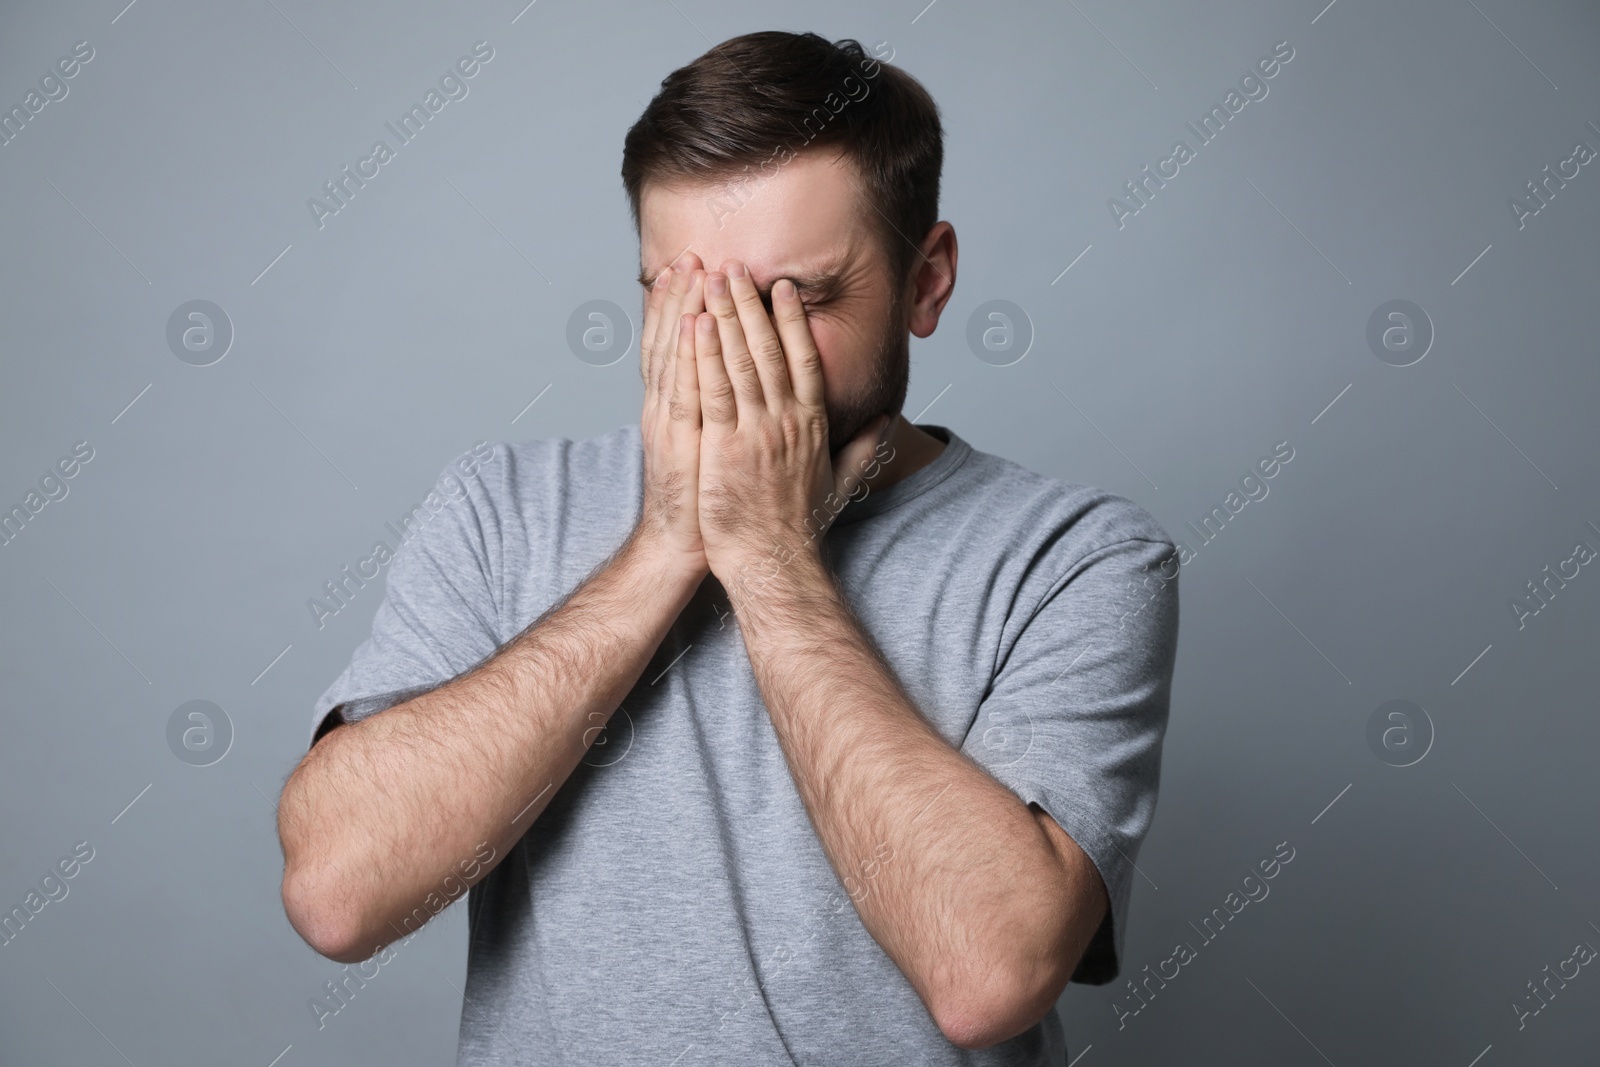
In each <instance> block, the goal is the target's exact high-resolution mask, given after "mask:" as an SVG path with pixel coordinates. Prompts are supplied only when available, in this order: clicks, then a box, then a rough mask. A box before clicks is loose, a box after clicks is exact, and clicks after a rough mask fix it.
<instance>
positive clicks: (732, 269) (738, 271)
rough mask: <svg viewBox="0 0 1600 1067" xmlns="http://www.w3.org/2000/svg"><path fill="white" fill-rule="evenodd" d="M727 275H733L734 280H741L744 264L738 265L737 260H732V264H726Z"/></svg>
mask: <svg viewBox="0 0 1600 1067" xmlns="http://www.w3.org/2000/svg"><path fill="white" fill-rule="evenodd" d="M728 273H729V274H731V275H733V276H734V277H735V278H743V277H744V264H743V263H740V262H739V261H738V260H737V259H736V260H734V261H733V262H732V263H729V264H728Z"/></svg>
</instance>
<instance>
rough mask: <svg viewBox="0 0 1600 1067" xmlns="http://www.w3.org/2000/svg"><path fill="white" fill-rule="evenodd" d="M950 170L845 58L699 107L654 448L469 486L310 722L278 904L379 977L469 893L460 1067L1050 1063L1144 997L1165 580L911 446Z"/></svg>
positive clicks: (1080, 513) (630, 172)
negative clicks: (1137, 589)
mask: <svg viewBox="0 0 1600 1067" xmlns="http://www.w3.org/2000/svg"><path fill="white" fill-rule="evenodd" d="M941 156H942V148H941V131H940V124H939V118H938V112H937V110H936V108H935V106H934V104H933V101H932V100H931V99H930V98H929V97H928V95H927V93H926V92H925V91H924V90H923V88H922V87H921V86H920V85H919V84H918V83H917V82H916V81H915V80H914V79H912V78H911V77H909V76H908V75H906V74H905V73H903V72H902V71H899V70H897V69H895V68H893V67H890V66H888V65H887V64H885V63H882V62H879V61H878V60H876V59H874V58H873V57H872V56H869V55H867V54H865V53H864V52H863V51H862V49H861V48H860V46H859V45H858V44H857V43H856V42H854V41H841V42H838V43H837V44H830V43H829V42H827V41H826V40H824V39H822V38H820V37H817V36H815V35H811V34H800V35H796V34H787V33H758V34H751V35H749V36H745V37H740V38H736V39H734V40H730V41H726V42H724V43H723V44H721V45H719V46H717V47H715V48H713V49H712V50H711V51H710V52H708V53H706V54H705V55H704V56H701V57H700V58H699V59H697V60H696V61H695V62H693V63H691V64H690V65H688V66H687V67H684V68H683V69H681V70H678V71H675V72H674V73H673V74H671V75H670V76H669V77H668V78H667V79H666V80H665V81H664V82H663V83H662V86H661V90H660V92H659V93H658V95H657V96H656V97H655V98H654V99H653V100H652V101H651V103H650V105H649V106H648V107H647V109H646V110H645V113H644V115H643V116H642V117H641V118H640V119H639V121H638V123H637V124H636V125H635V126H634V127H633V128H632V129H631V130H630V131H629V133H628V136H627V139H626V142H625V148H624V153H623V166H622V173H623V180H624V185H625V187H626V189H627V192H628V195H629V197H630V201H631V204H632V207H633V211H634V217H635V220H636V221H637V223H638V227H639V237H640V262H641V267H642V270H641V274H640V281H641V283H643V284H645V285H646V286H647V287H648V288H647V295H646V298H645V304H646V307H645V314H644V330H643V333H642V335H641V345H640V355H641V373H642V376H643V378H644V381H645V386H646V388H645V400H644V410H643V413H642V417H641V419H640V424H639V425H638V426H627V427H624V428H621V429H618V430H614V431H612V432H610V433H606V434H603V435H601V436H598V437H595V438H591V439H588V440H583V441H578V442H573V441H569V440H565V439H562V440H538V441H528V442H523V443H521V444H515V445H505V444H501V445H496V446H494V447H493V449H492V452H490V451H489V450H488V449H487V448H486V449H485V450H484V452H483V453H481V454H479V455H478V456H477V457H476V461H475V462H472V463H463V464H462V466H461V467H460V470H461V471H467V472H470V473H469V474H468V475H467V476H466V477H457V476H456V475H455V474H453V473H451V472H448V471H447V474H448V475H449V476H450V478H451V483H450V484H451V485H453V486H454V487H455V491H456V495H457V496H458V499H456V500H455V501H454V502H453V503H450V504H448V505H446V506H445V507H443V508H442V509H441V510H440V511H438V512H437V513H436V514H434V515H433V517H431V518H429V519H427V520H426V521H425V523H424V524H423V525H422V526H421V527H420V528H419V529H418V530H417V532H416V534H415V536H414V538H413V539H412V541H411V543H410V544H408V545H407V546H406V548H405V549H404V550H403V551H402V552H401V553H400V554H399V555H398V557H397V558H396V559H395V561H394V563H393V564H392V566H391V568H390V572H389V578H388V586H387V592H386V595H385V599H384V601H383V603H382V605H381V606H380V608H379V610H378V614H377V618H376V620H375V622H374V627H373V633H372V636H371V638H370V640H368V641H367V642H365V643H364V644H362V645H361V647H360V648H359V649H357V650H356V653H355V656H354V658H353V659H352V661H351V663H350V665H349V667H348V668H347V669H346V670H345V671H344V672H343V674H341V675H340V677H339V678H338V679H337V680H336V681H335V682H334V683H333V685H332V686H331V687H330V688H329V689H328V691H327V692H326V693H324V694H323V695H322V697H321V699H320V700H318V701H317V704H316V708H315V720H314V723H313V726H312V745H313V747H312V749H311V751H310V752H309V753H308V754H307V756H306V757H305V759H304V760H303V761H302V763H301V765H300V766H299V768H297V769H296V771H295V773H294V774H293V776H292V777H291V779H290V781H289V782H288V784H287V785H286V787H285V789H284V792H283V798H282V804H281V818H280V834H281V837H282V841H283V847H284V853H285V870H284V880H283V899H284V906H285V908H286V909H287V912H288V915H289V918H290V920H291V921H292V922H293V924H294V926H295V928H296V929H297V930H298V931H300V933H301V934H302V935H303V936H304V937H305V939H306V940H307V942H308V943H310V944H311V945H312V946H313V947H314V948H316V949H317V951H319V952H321V953H323V954H324V955H326V956H329V957H331V958H333V959H336V960H342V961H346V962H354V961H359V960H365V959H367V958H368V957H370V956H372V955H373V954H374V953H376V952H378V951H379V950H380V949H384V946H385V945H387V944H388V943H390V942H392V941H394V940H396V939H398V938H400V937H402V936H405V935H406V934H408V933H409V932H411V931H413V930H415V929H417V928H418V927H419V926H420V925H421V923H423V922H426V921H427V919H428V918H430V917H431V916H432V915H434V914H437V913H438V912H439V911H440V910H442V909H443V907H445V906H446V905H447V904H448V903H450V902H451V901H453V900H455V899H458V898H459V896H460V895H461V894H462V893H465V892H467V889H468V887H469V886H470V887H471V892H470V895H469V896H468V920H469V927H470V931H471V938H470V949H469V963H468V975H467V987H466V998H465V1001H464V1004H463V1010H462V1021H461V1051H460V1062H461V1063H462V1064H491V1063H513V1062H517V1063H521V1062H527V1063H540V1064H546V1063H549V1064H554V1063H569V1064H582V1065H585V1067H588V1065H592V1064H657V1065H662V1067H665V1065H668V1064H677V1065H680V1067H688V1065H690V1064H739V1065H748V1064H775V1063H789V1064H827V1065H839V1064H887V1063H897V1064H899V1063H903V1064H957V1063H961V1064H1029V1065H1032V1064H1060V1063H1063V1062H1064V1058H1065V1053H1066V1045H1065V1041H1064V1037H1063V1034H1062V1029H1061V1023H1060V1019H1059V1017H1058V1015H1057V1013H1056V1011H1055V1002H1056V1000H1057V998H1058V997H1059V996H1060V994H1061V992H1062V990H1063V988H1064V987H1065V985H1066V984H1067V982H1068V980H1069V979H1076V980H1077V981H1080V982H1086V983H1090V984H1101V983H1105V982H1109V981H1110V980H1111V979H1112V978H1114V977H1115V976H1116V975H1117V973H1118V968H1119V964H1120V955H1121V945H1122V941H1123V935H1124V932H1125V925H1126V921H1127V906H1128V897H1129V891H1130V888H1131V886H1130V876H1131V873H1132V864H1133V861H1134V857H1135V856H1136V855H1137V854H1138V851H1139V844H1140V842H1141V840H1142V839H1143V836H1144V834H1145V831H1146V830H1147V828H1148V827H1149V825H1150V820H1151V817H1152V814H1153V811H1154V806H1155V799H1156V787H1157V779H1158V775H1159V767H1160V754H1161V742H1162V738H1163V735H1164V732H1165V728H1166V721H1167V710H1168V699H1169V693H1170V686H1171V678H1172V669H1173V660H1174V656H1175V654H1176V643H1177V624H1178V603H1177V582H1176V580H1175V579H1176V573H1177V561H1176V557H1175V555H1174V547H1173V543H1172V541H1171V539H1170V538H1169V537H1168V536H1167V535H1166V534H1165V533H1164V532H1163V531H1162V529H1161V528H1160V527H1159V526H1158V525H1157V524H1156V522H1155V521H1154V520H1153V519H1152V518H1151V517H1150V515H1149V514H1148V513H1147V512H1145V511H1144V510H1143V509H1142V508H1140V507H1138V506H1137V505H1136V504H1133V503H1132V502H1130V501H1128V500H1126V499H1123V498H1120V497H1116V496H1112V495H1110V494H1108V493H1105V492H1102V491H1100V490H1098V489H1094V488H1091V487H1087V486H1082V485H1072V484H1067V483H1064V482H1060V481H1056V480H1053V479H1049V478H1045V477H1042V476H1040V475H1036V474H1033V473H1031V472H1029V471H1027V470H1024V469H1023V468H1021V467H1019V466H1017V465H1016V464H1013V463H1011V462H1009V461H1007V460H1003V459H1001V458H999V457H996V456H992V455H988V454H985V453H983V452H980V451H977V450H975V449H973V448H972V447H971V446H970V445H968V444H967V443H966V442H965V441H963V440H962V439H961V437H960V436H958V435H957V434H956V433H954V432H953V431H951V430H949V429H947V428H944V427H940V426H935V425H926V426H915V425H912V424H911V423H909V422H908V421H907V420H906V419H904V418H903V417H902V416H901V414H900V410H901V406H902V404H903V402H904V399H905V394H906V383H907V375H908V367H909V340H908V333H914V334H916V335H917V336H918V337H927V336H928V335H930V334H932V333H933V331H934V327H935V326H936V325H937V324H938V321H939V316H940V313H941V312H942V311H943V309H944V307H945V305H946V303H947V301H948V300H949V299H950V294H951V290H952V287H953V285H954V282H955V275H956V239H955V233H954V231H953V229H952V228H951V226H950V224H949V223H948V222H940V221H936V220H937V206H938V187H939V169H940V164H941ZM1169 568H1170V570H1169ZM1141 583H1142V585H1143V588H1144V589H1146V590H1153V592H1150V593H1148V595H1144V594H1141V599H1140V601H1139V602H1138V605H1137V610H1130V608H1129V601H1128V599H1127V592H1128V590H1129V588H1130V584H1133V585H1139V584H1141ZM385 951H387V950H386V949H385ZM979 1050H981V1051H979Z"/></svg>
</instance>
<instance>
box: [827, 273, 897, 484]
mask: <svg viewBox="0 0 1600 1067" xmlns="http://www.w3.org/2000/svg"><path fill="white" fill-rule="evenodd" d="M891 291H892V292H893V299H892V300H891V301H890V304H889V314H888V316H887V321H886V322H885V323H884V326H883V329H882V330H881V331H880V333H879V335H878V339H877V342H876V345H875V349H874V352H873V354H872V356H871V358H870V359H869V361H868V364H869V368H868V369H869V371H870V376H869V378H868V380H867V384H866V385H864V386H863V387H862V388H861V390H860V391H859V392H857V393H855V394H854V395H852V396H847V397H841V398H838V399H837V400H830V401H828V402H827V403H826V407H827V412H828V453H829V455H832V456H837V455H838V454H839V450H840V449H842V448H843V447H844V446H845V445H847V444H849V443H850V442H851V441H853V440H854V439H855V438H856V436H857V435H858V434H860V433H861V431H862V430H865V429H866V428H867V427H868V426H870V425H872V421H873V420H874V419H876V418H877V417H878V416H879V415H897V414H899V412H900V409H901V408H902V407H904V406H905V402H906V389H907V387H908V386H909V384H910V381H911V337H910V333H909V331H908V328H907V324H906V323H905V322H904V321H902V320H903V316H902V314H901V303H900V294H899V292H898V290H891Z"/></svg>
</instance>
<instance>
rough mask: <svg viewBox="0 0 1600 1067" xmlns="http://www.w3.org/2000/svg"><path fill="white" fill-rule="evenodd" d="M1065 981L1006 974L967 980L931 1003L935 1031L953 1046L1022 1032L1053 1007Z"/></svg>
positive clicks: (982, 1045) (979, 1044)
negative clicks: (1023, 977) (1032, 978)
mask: <svg viewBox="0 0 1600 1067" xmlns="http://www.w3.org/2000/svg"><path fill="white" fill-rule="evenodd" d="M1065 984H1066V983H1065V982H1064V981H1062V982H1057V981H1055V979H1054V978H1053V977H1047V978H1042V979H1041V980H1038V981H1027V980H1022V979H1019V978H1011V977H1008V978H1006V979H1004V980H1001V979H995V980H992V981H990V982H989V983H987V985H985V984H983V983H977V982H974V983H969V984H968V985H967V986H966V987H965V988H961V989H957V990H952V991H951V992H950V993H948V994H947V995H945V996H944V997H942V998H940V1000H939V1001H938V1002H937V1003H936V1005H935V1010H934V1011H933V1017H934V1021H935V1023H937V1024H938V1027H939V1032H940V1033H942V1034H944V1036H945V1038H946V1039H947V1040H948V1041H949V1042H950V1043H951V1044H953V1045H955V1046H956V1047H957V1048H961V1049H967V1050H969V1051H977V1050H979V1049H986V1048H991V1047H993V1046H994V1045H998V1044H1000V1043H1001V1042H1002V1041H1009V1040H1011V1039H1012V1038H1014V1037H1016V1036H1017V1035H1019V1034H1023V1033H1026V1032H1027V1031H1028V1030H1030V1029H1032V1028H1033V1027H1034V1026H1035V1025H1037V1024H1038V1022H1039V1021H1040V1020H1041V1019H1043V1018H1044V1017H1045V1016H1046V1015H1048V1014H1049V1013H1050V1011H1051V1009H1052V1008H1054V1007H1055V1004H1056V1000H1057V998H1059V997H1060V995H1061V990H1062V988H1063V987H1064V986H1065Z"/></svg>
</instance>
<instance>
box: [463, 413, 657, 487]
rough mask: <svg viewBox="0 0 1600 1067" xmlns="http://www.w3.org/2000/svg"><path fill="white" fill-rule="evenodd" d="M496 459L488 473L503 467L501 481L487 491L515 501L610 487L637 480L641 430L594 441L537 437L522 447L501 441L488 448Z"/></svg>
mask: <svg viewBox="0 0 1600 1067" xmlns="http://www.w3.org/2000/svg"><path fill="white" fill-rule="evenodd" d="M489 447H490V448H491V449H492V450H493V456H494V459H493V460H492V461H491V462H490V463H486V464H484V466H485V467H489V466H492V464H493V463H495V462H498V463H500V464H502V467H501V470H500V472H499V473H498V476H496V477H493V478H488V479H486V480H485V482H484V488H485V490H486V491H488V492H489V493H490V494H491V495H493V494H496V493H499V494H504V495H505V496H507V497H510V498H512V499H517V498H521V497H526V496H528V495H537V494H538V493H540V492H541V491H546V490H551V489H557V490H560V491H562V492H563V493H567V492H570V491H571V490H572V489H573V488H574V487H577V486H595V487H599V486H605V485H614V484H615V483H617V482H619V481H621V482H626V481H628V480H629V479H631V478H633V477H635V476H636V475H637V473H638V471H639V468H640V463H641V462H642V452H641V451H640V444H639V427H638V426H636V425H623V426H618V427H616V428H615V429H612V430H606V431H604V432H602V433H598V434H594V435H592V436H589V437H578V438H573V437H532V438H527V439H525V440H521V441H496V442H494V443H493V444H492V445H490V446H489Z"/></svg>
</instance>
